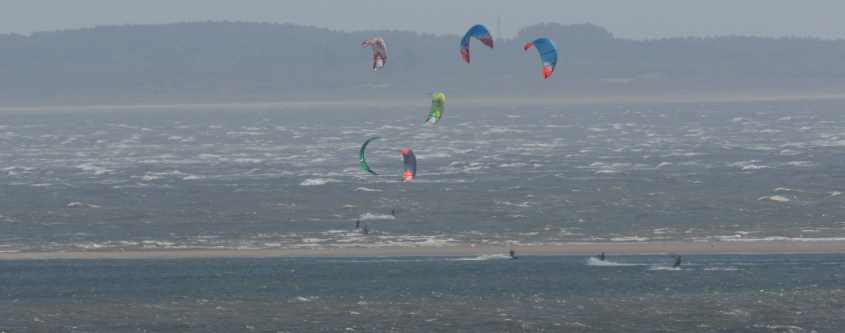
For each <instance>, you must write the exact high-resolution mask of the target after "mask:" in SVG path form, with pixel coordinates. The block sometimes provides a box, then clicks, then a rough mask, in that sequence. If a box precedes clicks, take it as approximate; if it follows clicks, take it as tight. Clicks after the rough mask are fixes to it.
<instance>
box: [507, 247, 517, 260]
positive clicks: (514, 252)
mask: <svg viewBox="0 0 845 333" xmlns="http://www.w3.org/2000/svg"><path fill="white" fill-rule="evenodd" d="M508 256H510V257H511V259H516V251H514V250H513V248H511V249H510V251H508Z"/></svg>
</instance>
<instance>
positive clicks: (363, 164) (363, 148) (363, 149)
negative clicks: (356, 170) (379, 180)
mask: <svg viewBox="0 0 845 333" xmlns="http://www.w3.org/2000/svg"><path fill="white" fill-rule="evenodd" d="M378 139H381V138H380V137H377V136H374V137H372V138H369V139H367V141H364V144H363V145H361V150H360V151H358V162H360V164H361V170H364V171H366V172H369V173H371V174H374V175H378V174H377V173H376V172H375V171H373V169H370V165H369V164H367V157H366V156H365V155H364V153H365V152H366V151H367V145H368V144H370V142H372V141H374V140H378Z"/></svg>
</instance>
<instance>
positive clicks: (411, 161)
mask: <svg viewBox="0 0 845 333" xmlns="http://www.w3.org/2000/svg"><path fill="white" fill-rule="evenodd" d="M399 153H400V154H402V160H403V161H404V162H405V171H403V172H402V181H404V182H410V181H413V180H414V179H415V178H417V157H416V156H415V155H414V151H413V150H411V148H402V149H400V150H399Z"/></svg>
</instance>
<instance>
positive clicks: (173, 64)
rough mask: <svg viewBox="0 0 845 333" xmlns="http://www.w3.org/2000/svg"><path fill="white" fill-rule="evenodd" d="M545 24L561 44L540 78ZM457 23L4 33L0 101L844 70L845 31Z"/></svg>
mask: <svg viewBox="0 0 845 333" xmlns="http://www.w3.org/2000/svg"><path fill="white" fill-rule="evenodd" d="M374 35H379V36H383V37H384V38H385V40H386V41H387V44H388V48H389V49H388V52H389V55H388V56H389V59H388V63H387V66H386V67H385V68H384V69H382V70H381V71H379V72H377V73H373V72H372V71H371V70H370V50H368V49H363V48H361V47H360V42H361V41H362V40H364V39H365V38H367V37H370V36H374ZM539 36H547V37H550V38H551V39H553V40H554V41H555V42H556V43H557V45H558V47H559V48H560V61H559V63H558V69H557V71H556V73H555V75H554V76H553V77H552V78H551V79H549V80H542V78H541V74H540V64H539V60H538V58H537V55H536V51H534V50H529V52H523V51H522V48H521V46H522V44H523V43H524V42H526V41H529V40H532V39H534V38H536V37H539ZM458 40H459V36H457V35H450V36H442V35H431V34H419V33H415V32H407V31H366V32H338V31H332V30H328V29H322V28H314V27H305V26H297V25H290V24H263V23H232V22H207V23H181V24H166V25H134V26H111V27H98V28H91V29H81V30H68V31H56V32H41V33H34V34H32V35H30V36H22V35H0V103H2V104H55V103H75V104H78V103H91V104H94V103H124V102H125V103H143V102H213V101H269V100H285V99H292V98H298V99H315V98H345V97H350V96H365V97H370V96H375V95H384V96H408V95H413V96H417V95H418V94H420V93H428V92H431V91H433V90H435V89H443V90H446V91H450V92H459V93H461V94H464V95H473V96H488V95H489V96H492V95H502V94H509V95H516V96H526V95H532V94H538V95H549V94H555V93H557V92H559V91H562V90H566V89H568V88H571V87H579V86H584V87H593V88H596V89H599V88H597V87H604V86H608V85H610V86H612V85H617V86H618V85H627V86H637V85H652V84H658V85H659V84H660V83H661V82H699V83H700V82H707V83H709V84H713V85H719V84H723V83H729V82H735V81H744V82H745V81H756V82H778V81H780V82H783V81H801V82H808V81H817V82H825V81H837V80H842V79H843V78H845V65H843V64H845V41H830V40H820V39H811V38H777V39H774V38H756V37H714V38H670V39H658V40H629V39H622V38H616V37H614V36H613V35H612V34H611V33H610V32H608V31H606V30H605V29H603V28H601V27H597V26H594V25H589V24H582V25H559V24H541V25H535V26H530V27H527V28H525V29H523V30H522V31H520V32H519V34H518V36H517V37H516V38H514V39H509V40H501V39H499V40H496V49H495V50H492V51H491V50H488V49H486V48H484V47H483V46H482V45H481V44H480V43H475V42H473V48H472V56H473V57H472V64H470V65H467V64H464V63H463V62H462V60H460V57H459V54H458Z"/></svg>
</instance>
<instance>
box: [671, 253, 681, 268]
mask: <svg viewBox="0 0 845 333" xmlns="http://www.w3.org/2000/svg"><path fill="white" fill-rule="evenodd" d="M672 267H674V268H678V267H681V256H675V263H674V264H672Z"/></svg>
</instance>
